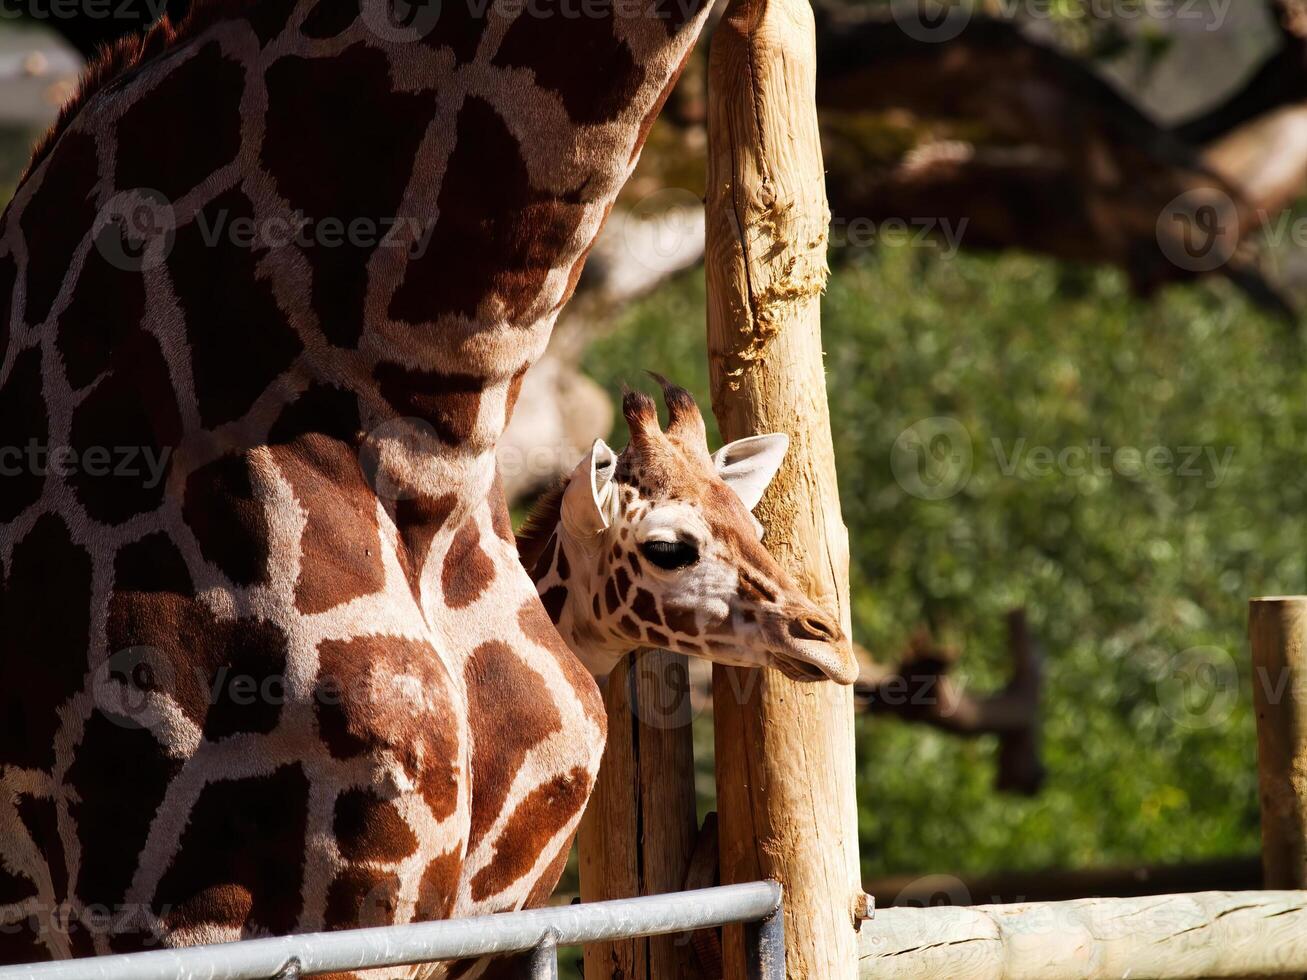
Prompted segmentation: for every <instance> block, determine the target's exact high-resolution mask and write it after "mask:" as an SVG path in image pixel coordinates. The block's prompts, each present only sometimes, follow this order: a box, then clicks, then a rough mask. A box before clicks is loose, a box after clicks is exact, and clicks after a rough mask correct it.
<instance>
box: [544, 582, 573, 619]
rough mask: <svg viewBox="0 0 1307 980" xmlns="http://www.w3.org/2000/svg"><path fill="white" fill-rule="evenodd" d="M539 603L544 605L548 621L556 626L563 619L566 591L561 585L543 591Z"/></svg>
mask: <svg viewBox="0 0 1307 980" xmlns="http://www.w3.org/2000/svg"><path fill="white" fill-rule="evenodd" d="M540 601H541V602H542V603H543V604H544V607H545V612H547V613H548V614H549V619H550V620H551V621H552V622H553V624H554V625H555V626H557V625H558V623H559V622H560V621H561V620H562V618H563V608H564V607H565V606H566V605H567V589H565V588H564V587H563V586H561V585H555V586H553V587H552V588H549V589H546V590H545V594H544V595H542V596H541V597H540Z"/></svg>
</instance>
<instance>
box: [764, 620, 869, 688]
mask: <svg viewBox="0 0 1307 980" xmlns="http://www.w3.org/2000/svg"><path fill="white" fill-rule="evenodd" d="M778 625H779V624H778ZM784 634H785V635H784V637H782V638H779V640H780V642H779V643H778V646H779V649H778V650H777V651H776V653H775V655H774V666H775V667H776V668H777V669H778V670H779V671H780V672H781V673H783V674H784V675H785V676H786V677H788V678H790V679H791V680H795V681H825V680H830V681H834V682H835V683H836V684H852V683H853V682H854V681H855V680H857V677H858V665H857V661H856V660H855V659H854V657H853V650H852V647H851V646H850V644H849V641H848V639H847V638H846V637H845V636H844V631H843V630H842V629H840V626H839V624H838V623H836V622H835V621H834V620H832V619H830V618H829V617H828V616H826V615H824V614H823V613H821V612H819V611H817V610H803V611H802V612H798V613H795V614H792V615H790V616H787V617H785V619H784Z"/></svg>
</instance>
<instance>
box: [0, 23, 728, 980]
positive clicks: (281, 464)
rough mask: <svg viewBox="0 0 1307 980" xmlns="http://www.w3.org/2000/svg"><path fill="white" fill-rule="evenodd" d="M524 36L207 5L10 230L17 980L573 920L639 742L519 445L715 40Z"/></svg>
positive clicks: (8, 615)
mask: <svg viewBox="0 0 1307 980" xmlns="http://www.w3.org/2000/svg"><path fill="white" fill-rule="evenodd" d="M509 6H510V7H511V9H510V10H506V11H501V10H500V9H499V7H498V6H496V5H494V4H491V5H489V6H487V7H486V8H485V9H484V10H482V9H481V8H480V6H479V5H477V4H472V3H469V4H467V5H464V4H462V3H445V4H443V5H440V6H439V17H438V19H437V20H436V21H435V22H434V23H433V24H425V25H418V26H423V27H424V28H425V30H424V31H417V30H416V28H415V27H413V26H404V25H396V24H395V23H394V22H393V21H391V20H388V19H387V18H386V17H385V16H384V15H380V16H379V15H378V10H379V9H381V8H380V5H379V4H375V3H374V2H373V0H364V3H363V6H362V8H361V9H360V8H359V7H358V6H357V5H351V4H350V3H349V2H348V0H256V2H248V3H244V2H234V3H233V2H228V3H226V4H219V3H218V0H201V2H200V3H197V4H196V6H195V7H194V9H193V10H192V12H191V14H190V19H189V20H188V21H186V22H184V23H183V24H182V25H180V26H179V27H177V28H174V27H173V25H171V24H169V23H168V22H167V21H165V22H163V23H162V24H160V25H159V26H157V27H156V28H154V29H153V30H152V31H151V33H150V34H149V36H148V37H147V38H146V39H145V40H144V41H142V42H139V43H137V42H133V43H131V44H128V45H125V46H123V47H120V48H119V49H118V50H117V51H115V52H114V53H113V54H112V55H111V56H110V57H109V59H108V60H107V61H106V62H105V63H104V65H102V66H101V67H100V68H99V69H98V70H97V71H98V74H95V75H93V76H92V81H91V82H90V88H91V89H92V92H91V94H90V95H89V96H88V97H86V98H84V99H83V100H82V101H81V102H80V103H78V104H77V106H76V107H75V109H74V110H73V111H72V112H70V113H69V114H68V115H67V118H65V119H64V120H63V122H61V124H60V125H59V127H58V128H57V130H56V132H55V133H54V134H53V136H52V138H51V139H50V140H49V141H48V142H47V144H46V145H45V146H44V147H43V148H42V149H41V150H39V151H38V154H37V157H36V158H35V159H34V162H33V165H32V167H31V168H30V173H29V174H28V176H27V177H26V178H25V180H24V182H23V183H22V184H21V186H20V187H19V189H18V191H17V193H16V194H15V197H14V199H13V201H12V202H11V204H10V206H9V208H8V209H7V211H6V212H5V215H4V218H3V224H2V226H0V287H3V288H0V300H2V301H3V302H0V447H6V448H15V447H17V448H24V447H29V446H35V447H37V449H38V450H42V449H43V450H44V453H45V455H44V457H43V459H44V461H45V462H44V465H37V464H35V463H33V462H31V460H30V458H28V457H24V459H23V460H20V462H19V464H18V465H17V467H16V468H15V466H14V460H13V457H12V456H11V455H9V456H6V458H4V459H2V460H0V463H4V464H8V466H7V468H6V470H5V474H4V475H3V476H0V963H5V962H26V961H31V960H39V959H45V958H49V957H67V956H78V955H90V954H93V953H107V952H117V951H130V950H136V949H143V948H151V947H152V946H155V945H158V944H164V945H169V944H191V943H197V942H214V941H223V940H230V939H237V938H242V937H249V936H258V935H270V934H278V933H289V932H301V931H308V930H316V929H324V928H327V929H331V928H347V927H352V926H359V925H378V924H386V923H391V922H407V921H412V920H417V919H425V918H437V917H443V916H449V915H464V914H473V913H478V912H487V911H498V910H506V909H513V908H519V907H522V906H523V905H525V904H529V903H538V902H540V901H543V899H544V898H545V897H547V895H548V894H549V892H550V891H551V890H552V887H553V884H554V883H555V881H556V880H557V877H558V874H559V873H560V871H561V868H562V862H563V860H564V859H565V855H566V852H567V849H568V846H569V844H570V840H571V837H572V834H573V831H574V829H575V825H576V822H577V820H578V819H579V817H580V813H581V809H582V807H583V805H584V802H585V799H586V797H587V795H588V793H589V790H590V787H591V785H592V783H593V779H594V774H595V771H596V768H597V764H598V759H599V755H600V752H601V749H602V745H603V738H604V720H603V714H602V706H601V704H600V701H599V698H598V696H597V690H596V688H595V685H594V682H593V680H592V679H591V677H590V676H589V674H588V673H587V672H586V671H585V670H584V669H583V668H582V667H581V665H580V664H579V663H578V662H577V661H576V658H575V657H574V656H573V654H572V653H571V652H570V651H569V650H568V649H567V647H566V646H565V645H564V644H563V643H562V642H561V640H560V638H559V636H558V634H557V632H556V631H555V629H554V627H553V625H552V623H551V622H550V619H549V617H548V615H547V614H546V613H545V611H544V609H543V607H542V605H541V603H540V601H539V599H538V598H537V596H536V593H535V589H534V588H533V585H532V582H531V580H530V579H529V577H528V576H527V575H526V573H525V572H524V571H523V570H522V568H521V566H520V565H519V563H518V560H517V552H516V549H515V547H514V543H513V535H512V531H511V526H510V525H509V521H508V515H507V510H506V507H505V505H504V501H503V495H502V493H501V492H500V490H499V488H498V483H497V478H496V474H495V468H494V446H495V441H496V439H497V438H498V436H499V434H500V433H501V432H502V430H503V427H504V425H505V423H506V419H507V417H508V415H509V414H510V413H511V410H512V404H513V399H514V396H515V393H516V391H517V388H518V385H519V384H520V382H521V378H522V376H523V374H524V372H525V371H526V369H527V368H528V367H529V366H530V364H531V363H532V362H533V361H534V360H535V359H536V358H537V357H538V356H539V354H540V353H541V352H542V351H543V348H544V346H545V343H546V341H547V339H548V334H549V331H550V329H551V327H552V324H553V321H554V318H555V316H556V314H557V311H558V309H559V308H560V307H561V305H562V303H563V302H564V301H565V300H566V298H567V296H568V295H569V294H570V292H571V289H572V287H573V286H574V284H575V282H576V279H577V276H578V275H579V273H580V268H581V264H582V262H583V260H584V256H585V253H586V251H587V249H588V248H589V245H590V243H591V242H592V241H593V239H594V236H595V234H596V232H597V230H598V228H599V225H600V224H601V222H602V220H603V218H604V217H605V215H606V214H607V211H608V209H609V208H610V207H611V204H612V201H613V199H614V197H615V195H616V193H617V191H618V189H619V188H620V186H621V184H622V183H623V181H624V180H625V179H626V177H627V175H628V174H629V172H630V170H631V168H632V167H633V165H634V162H635V159H636V157H637V154H638V151H639V147H640V144H641V142H642V140H643V138H644V134H645V131H646V130H647V126H648V124H649V122H650V120H651V119H652V117H653V115H654V114H655V113H656V111H657V109H658V107H659V106H660V105H661V102H662V100H663V98H664V97H665V95H666V92H667V90H668V88H669V86H670V84H671V82H672V81H673V80H674V79H675V77H676V74H677V72H678V71H679V68H680V66H681V64H682V63H683V60H684V57H685V56H686V53H687V52H688V50H689V47H690V45H691V44H692V43H693V40H694V38H695V36H696V35H697V33H698V31H699V29H700V28H701V26H702V22H703V18H704V12H703V11H702V10H700V9H699V7H698V5H697V4H691V5H689V6H686V7H674V8H673V7H671V6H669V7H668V8H667V9H666V10H664V9H663V8H662V7H661V6H655V7H650V8H648V9H647V10H644V11H641V16H623V9H624V8H623V5H620V4H618V5H615V6H614V8H613V9H612V10H611V11H609V15H608V16H602V15H600V16H597V17H586V18H582V19H577V18H575V17H565V16H562V14H561V12H558V11H555V14H556V15H555V16H552V17H551V16H547V15H546V16H541V15H540V10H541V8H542V5H540V4H533V5H528V6H526V7H525V8H523V7H522V5H516V4H514V5H509ZM543 9H544V11H545V13H546V14H548V11H549V10H550V9H552V8H551V7H550V6H549V5H548V4H545V5H544V6H543ZM526 11H533V13H530V14H528V13H527V12H526ZM288 229H289V230H290V232H291V233H289V234H288V233H287V230H288ZM396 229H398V230H396ZM129 452H130V453H132V454H133V458H134V459H136V460H137V461H138V462H137V465H136V466H135V467H134V468H133V467H132V466H130V465H125V464H123V457H124V456H126V455H127V454H128V453H129ZM106 453H107V454H108V455H109V456H110V464H109V465H108V467H107V468H106V464H105V462H104V461H103V459H102V457H103V456H104V455H105V454H106ZM147 461H152V462H151V463H150V465H149V466H146V465H144V464H145V462H147ZM458 969H461V970H463V971H464V972H466V971H467V970H469V969H471V970H475V969H477V967H474V966H471V965H468V964H465V965H463V966H462V967H460V968H458Z"/></svg>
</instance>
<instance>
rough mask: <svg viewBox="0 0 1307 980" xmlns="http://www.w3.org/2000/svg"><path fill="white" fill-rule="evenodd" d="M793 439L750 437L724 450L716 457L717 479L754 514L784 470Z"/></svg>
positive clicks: (727, 446)
mask: <svg viewBox="0 0 1307 980" xmlns="http://www.w3.org/2000/svg"><path fill="white" fill-rule="evenodd" d="M789 447H790V437H789V436H787V435H786V434H785V433H783V432H777V433H773V434H772V435H766V436H749V437H748V438H746V439H737V440H736V441H735V442H732V443H728V444H727V445H725V446H722V448H721V449H719V450H717V452H715V453H713V458H712V461H713V466H714V467H715V468H716V470H717V475H718V476H719V477H721V479H722V482H724V483H725V484H726V485H727V486H728V487H730V488H731V489H732V490H734V491H735V493H736V495H737V496H738V497H739V498H740V499H741V500H743V501H744V506H745V507H747V508H749V510H753V508H754V507H756V506H758V501H759V500H761V499H762V495H763V492H764V491H765V490H766V489H767V486H768V485H769V484H770V483H771V481H772V477H774V476H775V475H776V471H777V470H779V469H780V468H781V461H782V460H783V459H785V451H786V450H787V449H789Z"/></svg>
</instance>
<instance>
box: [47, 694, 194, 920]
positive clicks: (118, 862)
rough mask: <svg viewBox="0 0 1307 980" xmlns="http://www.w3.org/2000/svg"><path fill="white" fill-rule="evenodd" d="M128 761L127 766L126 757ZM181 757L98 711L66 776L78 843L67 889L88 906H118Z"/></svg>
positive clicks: (134, 726) (141, 730)
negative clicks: (70, 887) (172, 755)
mask: <svg viewBox="0 0 1307 980" xmlns="http://www.w3.org/2000/svg"><path fill="white" fill-rule="evenodd" d="M127 759H130V760H131V764H130V765H124V760H127ZM181 769H182V760H180V759H173V758H170V757H169V756H168V754H167V751H166V750H165V749H164V747H163V746H162V745H160V744H159V742H158V741H157V740H156V739H155V737H154V734H153V733H152V732H150V731H149V730H148V729H145V728H142V727H140V726H139V725H138V724H136V723H134V722H133V721H132V720H131V719H126V718H123V717H122V716H114V717H110V716H109V715H108V714H106V713H105V712H104V711H100V710H97V711H95V712H94V713H93V714H92V715H91V717H90V718H89V719H88V720H87V722H86V727H85V729H84V731H83V733H82V741H81V743H80V744H79V745H78V747H77V752H76V754H75V755H74V757H73V764H72V765H71V766H70V767H69V769H68V772H67V774H66V775H65V777H64V791H65V792H67V793H68V794H69V798H70V799H69V803H68V813H69V816H70V817H71V818H72V822H73V826H74V827H75V828H76V832H77V839H78V840H79V841H80V842H81V850H82V855H81V861H80V862H79V864H78V868H77V881H76V883H75V885H74V886H73V891H74V893H75V894H76V895H77V897H78V898H79V899H80V900H81V901H83V902H85V903H87V904H101V905H104V906H105V907H106V908H114V907H116V906H119V905H121V904H122V902H123V901H124V900H125V898H126V895H127V889H128V887H129V886H130V885H131V883H132V875H133V873H134V872H135V870H136V862H137V860H138V858H139V857H140V854H141V851H142V850H143V849H144V847H145V841H146V838H147V837H148V836H149V833H150V825H151V823H152V822H153V821H154V818H155V817H156V816H157V815H158V813H159V808H160V807H161V806H162V805H163V800H164V796H165V794H166V793H167V791H168V785H169V783H171V782H172V780H173V779H174V778H175V777H176V775H177V774H178V773H179V772H181Z"/></svg>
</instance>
